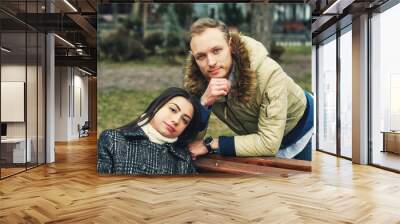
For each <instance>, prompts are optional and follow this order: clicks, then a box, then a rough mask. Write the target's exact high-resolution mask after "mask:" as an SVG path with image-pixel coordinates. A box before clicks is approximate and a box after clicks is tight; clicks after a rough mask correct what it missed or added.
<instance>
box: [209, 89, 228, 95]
mask: <svg viewBox="0 0 400 224" xmlns="http://www.w3.org/2000/svg"><path fill="white" fill-rule="evenodd" d="M227 94H228V92H227V91H225V90H213V91H212V92H211V95H213V96H226V95H227Z"/></svg>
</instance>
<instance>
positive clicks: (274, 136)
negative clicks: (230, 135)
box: [234, 57, 288, 156]
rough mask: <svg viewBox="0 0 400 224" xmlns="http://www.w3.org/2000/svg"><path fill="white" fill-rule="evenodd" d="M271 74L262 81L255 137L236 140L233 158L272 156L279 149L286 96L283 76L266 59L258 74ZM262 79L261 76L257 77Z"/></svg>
mask: <svg viewBox="0 0 400 224" xmlns="http://www.w3.org/2000/svg"><path fill="white" fill-rule="evenodd" d="M262 71H271V75H270V76H269V77H270V78H269V79H268V80H262V79H259V81H260V80H261V82H262V83H260V86H264V88H263V89H261V91H262V94H263V98H262V102H261V105H260V109H259V118H258V130H257V133H254V134H248V135H242V136H235V137H234V144H235V146H234V147H235V153H236V156H274V155H275V154H276V153H277V151H278V150H279V147H280V145H281V142H282V139H283V135H284V131H285V126H286V118H287V109H288V108H287V107H288V102H287V98H288V92H287V83H286V82H287V79H286V74H285V72H284V71H283V70H282V68H281V67H280V66H279V65H278V63H276V62H275V61H274V60H272V59H271V58H269V57H266V58H265V59H264V61H263V63H261V65H260V67H259V68H258V69H257V72H262ZM257 75H258V76H261V77H262V74H257Z"/></svg>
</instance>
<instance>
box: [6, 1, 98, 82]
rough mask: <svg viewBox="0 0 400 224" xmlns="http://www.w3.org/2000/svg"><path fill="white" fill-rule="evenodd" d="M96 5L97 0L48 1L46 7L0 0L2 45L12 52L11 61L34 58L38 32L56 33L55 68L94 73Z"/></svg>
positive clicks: (24, 2)
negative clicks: (64, 67)
mask: <svg viewBox="0 0 400 224" xmlns="http://www.w3.org/2000/svg"><path fill="white" fill-rule="evenodd" d="M96 4H97V3H96V0H47V4H46V1H45V0H41V1H40V0H39V1H38V0H34V1H33V0H13V1H11V0H1V1H0V26H1V30H2V46H7V48H8V49H12V52H10V54H7V56H8V57H9V58H10V60H11V58H21V56H23V55H28V56H30V55H31V54H32V55H34V53H35V52H36V51H37V50H38V49H37V47H36V46H37V44H36V39H35V40H33V39H32V38H34V36H36V33H44V32H50V33H55V34H57V36H56V37H55V54H56V66H57V65H60V66H64V65H69V66H79V67H81V68H83V69H86V70H88V71H90V72H91V73H94V74H95V73H96V56H97V52H96V29H97V28H96V27H97V11H96ZM30 32H33V33H35V35H31V34H29V33H30ZM25 33H27V34H25ZM25 36H26V39H27V43H28V44H27V45H26V43H25V41H26V40H25ZM30 42H35V43H30ZM25 46H27V48H26V50H25ZM40 47H43V46H42V45H39V48H40ZM3 59H4V58H3Z"/></svg>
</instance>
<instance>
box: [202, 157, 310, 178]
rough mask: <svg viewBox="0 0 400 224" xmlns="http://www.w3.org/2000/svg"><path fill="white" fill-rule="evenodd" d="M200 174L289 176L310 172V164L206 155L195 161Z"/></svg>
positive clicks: (272, 159)
mask: <svg viewBox="0 0 400 224" xmlns="http://www.w3.org/2000/svg"><path fill="white" fill-rule="evenodd" d="M195 165H196V167H197V169H199V171H200V172H216V173H229V174H276V175H280V176H289V175H291V174H296V173H300V171H302V172H311V171H312V167H311V162H310V161H304V160H294V159H282V158H276V157H232V156H219V155H207V156H204V157H200V158H198V159H197V160H196V161H195Z"/></svg>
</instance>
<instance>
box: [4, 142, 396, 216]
mask: <svg viewBox="0 0 400 224" xmlns="http://www.w3.org/2000/svg"><path fill="white" fill-rule="evenodd" d="M44 222H47V223H373V224H376V223H385V224H386V223H400V175H399V174H395V173H391V172H388V171H384V170H380V169H377V168H374V167H369V166H360V165H353V164H351V162H350V161H347V160H343V159H337V158H335V157H333V156H330V155H326V154H323V153H320V152H316V153H315V154H314V162H313V172H312V173H301V174H298V175H294V176H290V177H280V176H277V175H265V176H232V175H211V174H209V175H201V176H194V177H117V176H114V177H109V176H106V177H100V176H98V175H97V173H96V141H95V137H89V138H83V139H82V140H81V141H76V142H71V143H69V144H57V147H56V163H54V164H50V165H46V166H41V167H38V168H36V169H33V170H29V171H28V172H26V173H22V174H19V175H16V176H13V177H10V178H7V179H5V180H2V181H0V223H44Z"/></svg>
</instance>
